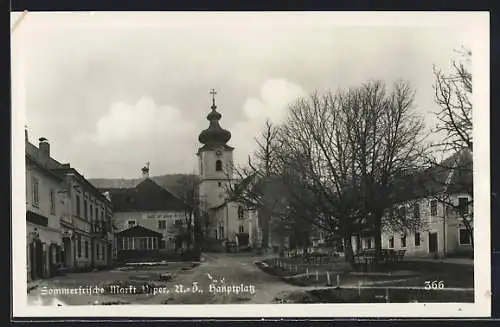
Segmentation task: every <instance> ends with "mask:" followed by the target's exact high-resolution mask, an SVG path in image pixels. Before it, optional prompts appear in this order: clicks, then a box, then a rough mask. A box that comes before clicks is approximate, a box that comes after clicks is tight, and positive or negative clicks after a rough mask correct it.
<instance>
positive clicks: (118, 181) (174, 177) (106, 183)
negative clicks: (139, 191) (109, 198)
mask: <svg viewBox="0 0 500 327" xmlns="http://www.w3.org/2000/svg"><path fill="white" fill-rule="evenodd" d="M191 176H194V175H192V174H167V175H160V176H151V177H150V178H151V179H152V180H153V181H155V182H156V183H158V184H159V185H161V186H162V187H164V188H165V189H167V190H169V191H171V192H175V190H176V189H178V187H177V186H178V185H179V183H181V181H182V180H183V179H184V178H185V177H191ZM141 180H142V178H132V179H124V178H94V179H89V182H90V183H91V184H92V185H94V186H95V187H96V188H98V189H106V188H129V187H134V186H136V185H137V184H139V182H140V181H141Z"/></svg>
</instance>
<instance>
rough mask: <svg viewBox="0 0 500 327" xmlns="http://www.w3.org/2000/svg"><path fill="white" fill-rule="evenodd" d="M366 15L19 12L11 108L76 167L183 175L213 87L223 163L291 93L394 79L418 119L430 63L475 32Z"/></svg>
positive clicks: (427, 92) (425, 106) (248, 147)
mask: <svg viewBox="0 0 500 327" xmlns="http://www.w3.org/2000/svg"><path fill="white" fill-rule="evenodd" d="M374 15H375V14H374V13H370V14H369V16H367V15H365V16H362V17H357V18H356V17H354V16H348V15H347V16H346V15H341V14H333V13H331V14H328V13H322V14H313V13H291V14H271V13H269V14H263V13H253V14H252V13H247V14H242V13H161V12H155V13H147V12H141V13H133V12H121V13H120V12H95V13H85V12H74V13H64V12H62V13H28V14H27V15H26V16H24V18H23V19H22V21H21V23H20V24H19V25H18V26H17V27H16V30H15V33H13V35H12V40H13V41H12V42H13V51H16V52H13V60H12V65H13V73H12V74H13V96H14V97H13V104H14V106H13V107H14V110H16V107H21V106H22V107H24V108H25V114H26V118H25V125H27V126H28V133H29V139H30V141H31V142H32V143H34V144H37V143H38V138H39V137H46V138H47V139H48V140H49V142H50V144H51V153H52V156H53V157H54V158H55V159H57V160H59V161H61V162H69V163H70V164H71V165H72V166H73V167H75V168H77V169H78V170H79V171H80V172H81V173H82V174H83V175H85V176H86V177H87V178H136V177H139V176H140V174H141V171H140V169H141V168H142V167H143V166H144V164H145V163H146V162H147V161H149V162H150V163H151V175H162V174H172V173H194V172H196V169H197V168H196V167H197V164H196V160H197V158H196V155H195V153H196V151H197V149H198V147H200V144H199V142H198V135H199V133H200V131H201V130H203V129H205V128H207V127H208V121H207V120H206V118H205V117H206V115H207V114H208V113H209V111H210V105H211V96H210V94H209V91H210V89H212V88H215V89H216V90H217V92H218V93H217V98H216V101H217V106H218V111H219V112H220V113H221V114H222V120H221V125H222V127H223V128H225V129H228V130H229V131H230V132H231V133H232V138H231V140H230V141H229V144H230V145H231V146H233V147H235V152H234V156H235V161H236V164H242V163H244V162H245V160H246V158H247V156H248V154H250V153H251V152H252V151H253V150H254V148H255V140H254V138H255V137H256V136H257V135H258V134H259V131H260V130H261V129H262V126H263V124H264V121H265V119H266V118H269V119H271V120H272V121H273V122H276V123H279V122H280V121H282V120H283V119H284V118H285V117H286V110H287V106H288V105H289V104H290V103H291V102H293V101H295V100H296V99H297V98H299V97H302V96H307V95H308V94H310V93H311V92H313V91H315V90H317V91H319V92H324V91H325V90H335V89H337V88H339V87H349V86H356V85H359V84H360V83H363V82H366V81H368V80H370V79H382V80H383V81H385V82H386V83H388V84H390V83H392V82H394V81H396V80H398V79H404V80H407V81H408V82H409V83H410V84H411V85H412V86H413V87H414V88H415V90H416V98H415V106H416V110H417V111H418V112H420V113H421V114H422V115H425V119H426V124H427V126H428V127H429V128H431V127H432V126H433V125H434V124H435V121H434V119H433V116H432V114H431V113H432V112H434V111H436V110H437V107H436V105H435V104H434V102H433V89H432V84H433V70H432V69H433V65H437V66H438V67H440V68H442V69H444V70H447V69H449V67H450V63H451V60H452V59H455V58H456V54H455V52H454V50H455V49H459V48H461V47H462V46H466V47H470V44H471V43H472V42H473V39H474V37H475V35H474V33H472V32H471V30H470V29H469V28H468V26H467V24H463V23H460V22H459V23H456V18H457V17H454V18H455V19H454V20H451V19H449V18H450V15H442V16H436V15H434V16H433V15H431V14H427V16H420V18H418V19H417V18H415V17H413V18H412V17H410V18H412V19H408V18H404V17H403V16H401V15H402V14H400V15H398V14H397V13H395V15H394V14H393V15H389V14H386V16H380V17H378V18H377V19H376V20H375V18H376V17H375V16H374ZM19 17H20V15H19V13H16V14H14V16H13V19H12V21H15V20H16V19H17V18H19ZM367 17H368V19H367ZM425 17H429V19H427V18H425ZM424 18H425V19H424ZM11 25H12V23H11ZM14 75H15V76H14Z"/></svg>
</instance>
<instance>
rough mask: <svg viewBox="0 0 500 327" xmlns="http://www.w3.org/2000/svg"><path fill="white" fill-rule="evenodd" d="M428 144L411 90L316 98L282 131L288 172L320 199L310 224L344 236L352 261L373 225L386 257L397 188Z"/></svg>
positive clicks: (376, 86)
mask: <svg viewBox="0 0 500 327" xmlns="http://www.w3.org/2000/svg"><path fill="white" fill-rule="evenodd" d="M424 137H425V135H423V122H422V119H421V118H420V117H418V116H417V115H416V114H415V112H414V110H413V91H412V90H411V88H410V87H409V86H408V85H407V84H406V83H403V82H398V83H395V85H394V87H393V89H392V90H390V92H387V88H386V86H385V85H384V84H383V83H382V82H380V81H374V82H369V83H365V84H363V85H362V86H361V87H357V88H351V89H346V90H339V91H337V92H336V93H331V92H329V93H327V94H326V95H324V96H319V95H318V94H313V95H312V96H311V97H310V99H308V100H300V101H298V102H297V103H296V104H295V105H294V106H292V107H291V109H290V116H289V119H288V120H287V122H286V124H285V125H284V126H283V127H282V140H283V144H284V146H283V153H284V154H283V155H284V156H285V158H286V159H285V161H286V162H288V167H287V168H288V169H291V170H293V172H294V174H295V175H296V176H299V179H300V180H301V181H302V183H301V189H302V190H303V188H305V189H306V190H307V191H309V192H310V193H311V194H313V195H314V197H313V199H314V200H313V202H312V203H311V202H309V203H308V205H311V204H314V206H316V208H317V209H318V210H319V212H318V213H317V214H316V216H312V217H310V218H311V219H312V220H313V223H314V224H316V225H319V226H320V227H321V228H323V229H325V230H326V231H327V232H332V233H341V235H342V236H343V238H344V241H345V245H346V246H345V251H346V259H347V260H351V258H352V244H351V237H352V235H353V234H356V233H358V232H359V231H360V230H362V229H363V228H364V227H366V226H367V225H369V227H370V228H371V230H372V231H374V236H375V245H376V249H377V250H378V251H381V230H382V222H383V220H382V218H383V217H384V214H385V211H386V210H387V209H388V208H390V207H391V206H392V204H393V203H394V201H395V192H394V183H395V181H396V180H397V179H398V178H399V177H400V176H402V175H405V174H408V172H411V171H414V170H415V169H416V167H418V166H419V164H421V162H422V161H421V158H422V151H423V147H422V146H420V145H421V144H422V143H421V142H422V140H423V138H424ZM289 189H290V190H292V191H293V190H296V189H294V188H289ZM303 191H304V190H303ZM303 198H304V197H303V195H302V194H298V196H295V198H294V200H295V201H301V200H302V199H303ZM308 200H309V201H310V200H311V199H310V198H308ZM306 205H307V204H306Z"/></svg>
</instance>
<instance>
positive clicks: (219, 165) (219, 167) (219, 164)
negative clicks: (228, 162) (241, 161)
mask: <svg viewBox="0 0 500 327" xmlns="http://www.w3.org/2000/svg"><path fill="white" fill-rule="evenodd" d="M215 171H222V161H220V160H217V161H216V162H215Z"/></svg>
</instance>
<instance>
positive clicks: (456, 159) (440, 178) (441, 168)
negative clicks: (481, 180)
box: [395, 149, 473, 201]
mask: <svg viewBox="0 0 500 327" xmlns="http://www.w3.org/2000/svg"><path fill="white" fill-rule="evenodd" d="M472 165H473V160H472V153H471V152H470V151H469V150H468V149H463V150H462V151H458V152H456V153H454V154H453V155H451V156H449V157H448V158H446V159H445V160H443V161H441V162H440V163H437V164H433V165H432V166H431V167H428V168H426V169H423V170H420V171H418V172H416V173H414V174H411V175H408V176H405V177H402V178H400V179H399V180H397V181H396V182H395V184H396V187H395V189H396V190H397V192H396V201H407V200H411V199H415V198H422V197H427V196H431V195H436V194H439V193H443V192H444V193H448V194H454V193H455V194H456V193H471V192H472V184H473V179H472Z"/></svg>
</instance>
